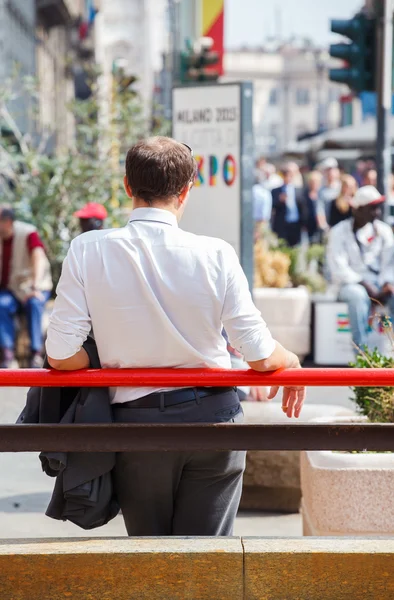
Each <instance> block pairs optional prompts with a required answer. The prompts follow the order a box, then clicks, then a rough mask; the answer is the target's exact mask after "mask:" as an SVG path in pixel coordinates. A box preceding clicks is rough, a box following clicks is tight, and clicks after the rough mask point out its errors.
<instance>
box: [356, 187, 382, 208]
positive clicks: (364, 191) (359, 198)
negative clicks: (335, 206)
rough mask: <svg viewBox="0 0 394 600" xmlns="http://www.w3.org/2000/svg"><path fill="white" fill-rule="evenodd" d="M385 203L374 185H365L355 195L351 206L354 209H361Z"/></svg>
mask: <svg viewBox="0 0 394 600" xmlns="http://www.w3.org/2000/svg"><path fill="white" fill-rule="evenodd" d="M382 202H384V196H382V194H381V193H380V192H378V190H377V189H376V187H374V186H373V185H364V186H363V187H360V188H359V189H358V190H357V192H356V193H355V194H354V196H353V198H352V201H351V206H352V208H361V207H363V206H368V205H369V204H381V203H382Z"/></svg>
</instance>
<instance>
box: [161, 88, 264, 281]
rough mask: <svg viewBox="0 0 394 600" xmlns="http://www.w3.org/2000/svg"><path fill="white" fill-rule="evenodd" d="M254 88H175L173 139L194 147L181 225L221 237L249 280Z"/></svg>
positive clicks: (199, 232) (251, 274)
mask: <svg viewBox="0 0 394 600" xmlns="http://www.w3.org/2000/svg"><path fill="white" fill-rule="evenodd" d="M252 108H253V88H252V84H251V83H248V82H244V83H232V84H215V85H213V84H212V85H199V86H185V87H178V88H174V90H173V103H172V123H173V125H172V127H173V129H172V135H173V137H174V138H175V139H176V140H178V141H179V142H184V143H185V144H188V146H190V147H191V148H192V149H193V153H194V157H195V159H196V161H197V167H198V173H197V178H196V182H195V186H194V188H193V190H192V192H191V195H190V199H189V203H188V206H187V207H186V210H185V213H184V215H183V217H182V223H181V227H182V229H185V230H186V231H191V232H192V233H196V234H201V235H207V236H212V237H218V238H222V239H223V240H225V241H227V242H228V243H229V244H231V245H232V246H233V247H234V249H235V250H236V252H237V254H238V256H239V257H240V261H241V264H242V267H243V269H244V271H245V274H246V276H247V278H248V281H249V284H250V286H252V281H253V208H252V186H253V162H254V144H253V123H252Z"/></svg>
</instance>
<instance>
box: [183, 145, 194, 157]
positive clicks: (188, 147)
mask: <svg viewBox="0 0 394 600" xmlns="http://www.w3.org/2000/svg"><path fill="white" fill-rule="evenodd" d="M182 146H185V147H186V148H187V149H188V150H189V151H190V154H191V156H193V149H192V148H190V146H189V145H188V144H185V143H184V142H182Z"/></svg>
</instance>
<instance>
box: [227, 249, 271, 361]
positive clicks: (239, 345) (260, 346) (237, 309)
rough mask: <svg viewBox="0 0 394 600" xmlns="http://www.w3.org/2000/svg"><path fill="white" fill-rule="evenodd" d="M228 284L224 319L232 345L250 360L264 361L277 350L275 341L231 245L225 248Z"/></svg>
mask: <svg viewBox="0 0 394 600" xmlns="http://www.w3.org/2000/svg"><path fill="white" fill-rule="evenodd" d="M223 256H224V268H225V271H226V273H227V285H226V293H225V299H224V303H223V311H222V322H223V326H224V328H225V330H226V333H227V335H228V338H229V341H230V343H231V345H232V346H233V347H234V348H236V349H237V350H238V352H240V353H241V354H243V356H244V357H245V360H246V361H247V362H252V361H256V360H264V359H266V358H268V357H269V356H271V354H272V353H273V351H274V350H275V341H274V340H273V338H272V335H271V332H270V330H269V329H268V327H267V325H266V323H265V321H264V319H263V318H262V316H261V313H260V311H259V310H258V309H257V308H256V307H255V305H254V303H253V300H252V296H251V293H250V291H249V286H248V281H247V279H246V277H245V274H244V272H243V270H242V267H241V265H240V264H239V260H238V257H237V255H236V253H235V251H234V249H233V248H232V247H231V246H228V245H226V247H225V251H224V254H223Z"/></svg>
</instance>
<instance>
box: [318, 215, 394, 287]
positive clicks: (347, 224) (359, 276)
mask: <svg viewBox="0 0 394 600" xmlns="http://www.w3.org/2000/svg"><path fill="white" fill-rule="evenodd" d="M353 223H354V222H353V219H346V220H345V221H342V222H341V223H338V225H336V226H335V227H333V228H332V229H331V231H330V235H329V241H328V247H327V262H328V268H329V271H330V276H331V279H332V281H333V283H334V284H337V285H338V286H342V285H346V284H350V283H360V281H366V282H369V283H373V284H374V285H379V286H382V285H384V284H385V283H394V260H393V249H394V236H393V232H392V229H391V227H390V226H389V225H387V224H386V223H383V222H382V221H378V220H377V221H375V222H374V223H373V224H372V223H367V225H365V227H363V228H362V229H359V230H358V231H357V233H356V235H357V238H356V235H355V234H354V231H353Z"/></svg>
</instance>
